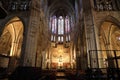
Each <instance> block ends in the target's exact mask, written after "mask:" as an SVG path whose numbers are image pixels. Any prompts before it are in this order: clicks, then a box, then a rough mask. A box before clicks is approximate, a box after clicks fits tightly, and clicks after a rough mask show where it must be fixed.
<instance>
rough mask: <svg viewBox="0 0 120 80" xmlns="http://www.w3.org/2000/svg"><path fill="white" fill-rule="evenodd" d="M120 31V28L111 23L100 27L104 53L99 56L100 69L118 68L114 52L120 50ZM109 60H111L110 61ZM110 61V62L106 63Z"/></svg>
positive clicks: (105, 22) (108, 22)
mask: <svg viewBox="0 0 120 80" xmlns="http://www.w3.org/2000/svg"><path fill="white" fill-rule="evenodd" d="M119 35H120V29H119V26H118V25H117V24H115V23H113V22H111V21H104V22H103V23H102V25H101V27H100V36H99V42H100V43H99V45H100V50H101V51H102V52H101V53H100V54H99V55H98V58H99V59H103V61H100V60H99V61H100V64H99V65H100V67H113V68H114V67H116V64H115V60H114V59H112V58H113V57H115V55H114V52H113V50H120V47H119V46H118V45H120V43H119ZM108 59H109V60H108ZM106 60H108V61H106Z"/></svg>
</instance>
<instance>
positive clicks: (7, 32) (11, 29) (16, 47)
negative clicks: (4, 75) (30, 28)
mask: <svg viewBox="0 0 120 80" xmlns="http://www.w3.org/2000/svg"><path fill="white" fill-rule="evenodd" d="M22 41H23V23H22V21H21V20H20V19H19V18H18V17H14V18H12V19H11V20H10V21H9V22H8V23H7V24H6V25H5V27H4V30H3V32H2V35H1V37H0V43H1V44H0V54H1V55H5V56H4V57H2V58H1V60H4V59H3V58H5V57H9V63H8V62H6V61H1V62H2V63H1V66H2V67H5V66H4V65H5V64H6V63H8V66H7V68H10V70H12V69H14V68H15V67H17V66H18V65H19V63H18V61H19V58H20V54H21V46H22Z"/></svg>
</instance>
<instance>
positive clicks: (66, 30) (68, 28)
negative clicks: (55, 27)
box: [65, 16, 70, 33]
mask: <svg viewBox="0 0 120 80" xmlns="http://www.w3.org/2000/svg"><path fill="white" fill-rule="evenodd" d="M69 31H70V22H69V18H68V16H66V18H65V32H66V33H68V32H69Z"/></svg>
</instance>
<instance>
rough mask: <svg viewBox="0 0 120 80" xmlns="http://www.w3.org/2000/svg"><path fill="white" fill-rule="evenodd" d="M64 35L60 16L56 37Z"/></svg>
mask: <svg viewBox="0 0 120 80" xmlns="http://www.w3.org/2000/svg"><path fill="white" fill-rule="evenodd" d="M62 34H64V20H63V17H62V16H60V17H59V19H58V35H62Z"/></svg>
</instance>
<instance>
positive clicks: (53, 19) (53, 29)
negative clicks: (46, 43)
mask: <svg viewBox="0 0 120 80" xmlns="http://www.w3.org/2000/svg"><path fill="white" fill-rule="evenodd" d="M51 21H52V22H51V23H52V24H51V26H52V33H53V34H56V27H57V18H56V16H53V18H52V20H51Z"/></svg>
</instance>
